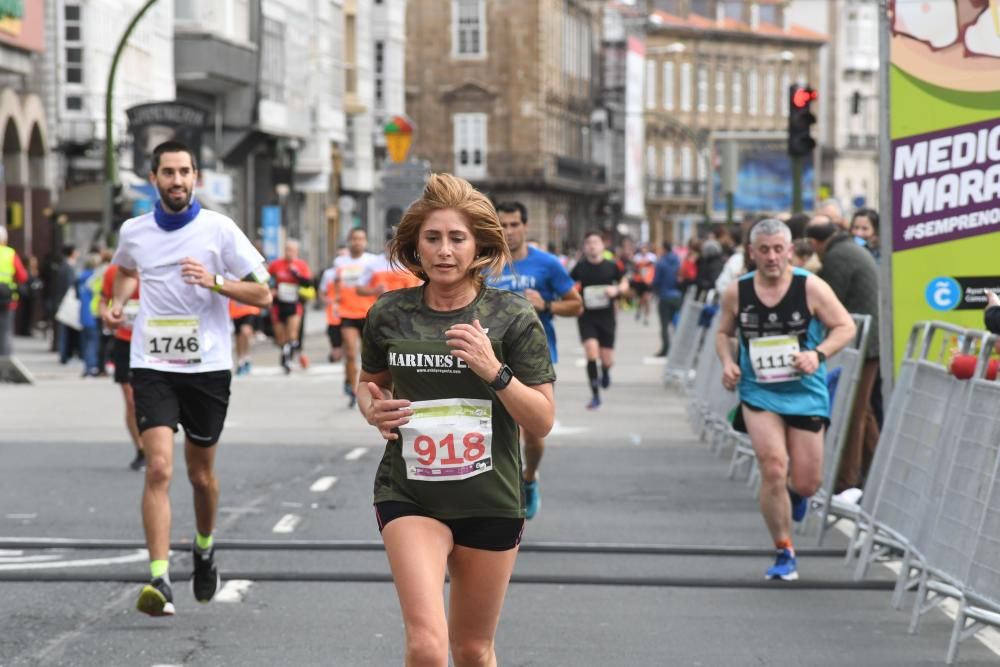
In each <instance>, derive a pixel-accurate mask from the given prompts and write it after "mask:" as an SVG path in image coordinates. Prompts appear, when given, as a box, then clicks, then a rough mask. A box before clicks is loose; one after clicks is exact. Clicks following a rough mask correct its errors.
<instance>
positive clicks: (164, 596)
mask: <svg viewBox="0 0 1000 667" xmlns="http://www.w3.org/2000/svg"><path fill="white" fill-rule="evenodd" d="M135 608H136V609H138V610H139V611H141V612H142V613H144V614H148V615H150V616H173V615H174V592H173V591H172V590H171V589H170V584H168V583H167V582H166V581H164V580H163V579H162V578H161V577H157V578H156V579H153V580H152V581H151V582H149V583H148V584H146V585H145V586H143V587H142V591H141V592H140V593H139V600H138V601H137V602H136V603H135Z"/></svg>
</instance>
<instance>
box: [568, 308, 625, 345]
mask: <svg viewBox="0 0 1000 667" xmlns="http://www.w3.org/2000/svg"><path fill="white" fill-rule="evenodd" d="M615 324H616V322H615V312H614V310H612V309H610V308H609V309H608V310H605V311H597V312H593V311H591V312H584V313H583V315H580V319H578V320H577V327H578V328H579V329H580V342H581V343H582V342H583V341H585V340H587V339H589V338H596V339H597V344H598V345H600V346H601V347H604V348H613V347H614V346H615Z"/></svg>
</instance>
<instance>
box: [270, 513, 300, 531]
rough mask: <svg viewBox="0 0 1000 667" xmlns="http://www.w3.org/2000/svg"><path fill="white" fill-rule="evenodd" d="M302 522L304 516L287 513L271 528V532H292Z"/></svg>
mask: <svg viewBox="0 0 1000 667" xmlns="http://www.w3.org/2000/svg"><path fill="white" fill-rule="evenodd" d="M301 522H302V517H300V516H299V515H298V514H286V515H285V516H283V517H281V519H280V520H279V521H278V523H276V524H274V528H272V529H271V532H274V533H290V532H292V531H293V530H295V527H296V526H298V525H299V523H301Z"/></svg>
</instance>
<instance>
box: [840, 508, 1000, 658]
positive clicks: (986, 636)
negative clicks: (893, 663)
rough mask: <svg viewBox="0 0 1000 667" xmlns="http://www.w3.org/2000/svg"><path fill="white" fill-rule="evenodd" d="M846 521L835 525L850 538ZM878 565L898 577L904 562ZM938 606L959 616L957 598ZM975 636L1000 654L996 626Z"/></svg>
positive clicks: (954, 616) (950, 617) (998, 634)
mask: <svg viewBox="0 0 1000 667" xmlns="http://www.w3.org/2000/svg"><path fill="white" fill-rule="evenodd" d="M844 523H845V522H843V521H838V522H837V523H835V524H834V525H833V527H834V528H836V529H837V530H839V531H840V532H841V533H843V534H844V535H846V536H847V539H850V538H851V533H852V531H853V527H852V528H851V529H848V527H847V526H846V525H844ZM878 565H883V566H885V567H887V568H889V569H890V570H892V573H893V574H895V575H896V576H897V577H898V576H899V571H900V570H901V569H902V564H901V563H897V562H894V561H886V562H880V563H878ZM851 567H854V565H853V564H852V565H851ZM937 608H938V609H940V610H941V611H943V612H944V614H945V616H947V617H948V618H949V619H951V620H952V621H954V620H955V618H956V617H957V616H958V600H955V599H954V598H946V599H945V600H944V601H942V602H941V604H939V605H938V607H937ZM973 637H975V638H976V639H978V640H979V643H980V644H982V645H983V646H985V647H986V648H988V649H989V650H991V651H993V652H994V653H996V654H997V655H1000V630H998V629H997V628H994V627H993V626H989V625H988V626H986V627H984V628H983V629H981V630H980V631H979V632H977V633H976V634H974V635H973ZM959 660H961V654H959Z"/></svg>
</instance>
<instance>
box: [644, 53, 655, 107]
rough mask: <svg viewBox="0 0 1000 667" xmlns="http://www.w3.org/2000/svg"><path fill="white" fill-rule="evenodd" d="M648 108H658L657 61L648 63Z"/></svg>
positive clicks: (648, 61)
mask: <svg viewBox="0 0 1000 667" xmlns="http://www.w3.org/2000/svg"><path fill="white" fill-rule="evenodd" d="M646 108H647V109H655V108H656V61H655V60H647V61H646Z"/></svg>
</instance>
